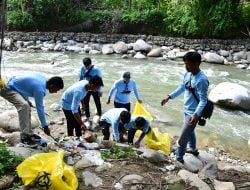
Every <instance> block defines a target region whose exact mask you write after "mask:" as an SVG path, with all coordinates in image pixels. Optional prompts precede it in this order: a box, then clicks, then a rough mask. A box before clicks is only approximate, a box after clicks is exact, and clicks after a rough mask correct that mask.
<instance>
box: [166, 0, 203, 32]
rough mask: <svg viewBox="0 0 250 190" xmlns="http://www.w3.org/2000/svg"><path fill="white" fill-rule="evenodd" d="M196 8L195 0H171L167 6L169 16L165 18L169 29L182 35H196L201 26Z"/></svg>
mask: <svg viewBox="0 0 250 190" xmlns="http://www.w3.org/2000/svg"><path fill="white" fill-rule="evenodd" d="M195 8H196V4H195V1H181V0H172V1H170V2H169V4H168V7H167V14H166V15H167V17H166V18H165V19H164V21H165V22H166V25H167V31H169V32H173V33H177V34H181V35H196V34H197V33H198V30H199V28H198V23H197V17H196V15H195V13H194V10H195Z"/></svg>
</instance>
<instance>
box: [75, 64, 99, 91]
mask: <svg viewBox="0 0 250 190" xmlns="http://www.w3.org/2000/svg"><path fill="white" fill-rule="evenodd" d="M87 72H88V69H87V68H86V67H85V66H82V68H81V70H80V80H87V81H89V80H90V78H91V77H93V76H98V77H100V78H102V72H101V70H100V69H99V68H98V67H97V66H96V65H93V66H92V68H91V70H90V72H89V73H88V74H87V75H86V73H87ZM98 92H103V87H102V86H101V87H100V88H99V89H98Z"/></svg>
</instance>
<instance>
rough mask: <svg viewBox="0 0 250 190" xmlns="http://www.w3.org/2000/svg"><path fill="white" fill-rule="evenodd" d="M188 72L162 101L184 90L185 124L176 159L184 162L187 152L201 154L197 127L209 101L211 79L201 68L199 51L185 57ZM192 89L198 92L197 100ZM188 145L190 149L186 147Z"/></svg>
mask: <svg viewBox="0 0 250 190" xmlns="http://www.w3.org/2000/svg"><path fill="white" fill-rule="evenodd" d="M183 61H184V63H185V68H186V70H187V72H186V73H185V74H184V77H183V81H182V83H181V84H180V86H179V87H178V88H177V89H176V90H175V91H173V92H172V93H170V94H169V95H168V96H167V97H166V98H164V99H163V100H162V101H161V105H162V106H163V105H164V104H166V103H167V102H168V101H169V100H170V99H175V98H176V97H178V96H179V95H180V94H182V93H183V92H184V124H183V127H182V130H181V133H180V137H179V139H178V148H177V149H176V151H175V155H176V160H177V161H179V162H181V163H184V160H183V157H184V155H185V152H189V153H192V154H193V155H195V156H198V155H199V152H198V150H197V147H196V135H195V127H196V125H197V123H198V119H199V117H200V116H201V113H202V111H203V109H204V107H205V105H206V103H207V92H208V86H209V81H208V78H207V76H206V75H205V73H204V72H203V71H202V70H200V64H201V55H200V54H199V53H197V52H188V53H186V54H185V56H184V57H183ZM192 91H193V92H194V93H195V94H196V96H197V97H198V99H199V102H197V101H196V99H195V97H194V95H193V94H192ZM187 147H188V149H186V148H187Z"/></svg>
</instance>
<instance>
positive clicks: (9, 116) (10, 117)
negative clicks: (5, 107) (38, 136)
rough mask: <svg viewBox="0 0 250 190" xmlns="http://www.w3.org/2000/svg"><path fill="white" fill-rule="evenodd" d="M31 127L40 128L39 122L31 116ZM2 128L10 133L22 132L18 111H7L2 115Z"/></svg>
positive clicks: (0, 123)
mask: <svg viewBox="0 0 250 190" xmlns="http://www.w3.org/2000/svg"><path fill="white" fill-rule="evenodd" d="M31 125H32V128H35V127H38V126H39V122H38V120H37V118H35V117H34V116H31ZM0 128H3V129H4V130H6V131H9V132H13V131H20V126H19V119H18V114H17V111H16V110H10V111H6V112H4V113H1V114H0Z"/></svg>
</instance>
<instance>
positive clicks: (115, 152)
mask: <svg viewBox="0 0 250 190" xmlns="http://www.w3.org/2000/svg"><path fill="white" fill-rule="evenodd" d="M101 157H102V159H104V160H107V159H120V158H127V157H132V158H135V157H137V154H136V152H135V151H134V150H133V146H132V145H130V146H128V147H127V148H119V147H118V146H117V145H116V144H114V145H113V146H112V148H111V150H103V151H101Z"/></svg>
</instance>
